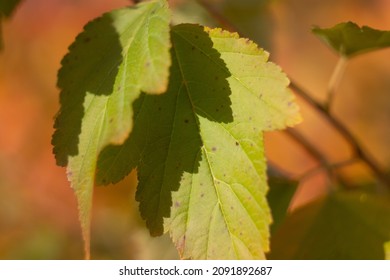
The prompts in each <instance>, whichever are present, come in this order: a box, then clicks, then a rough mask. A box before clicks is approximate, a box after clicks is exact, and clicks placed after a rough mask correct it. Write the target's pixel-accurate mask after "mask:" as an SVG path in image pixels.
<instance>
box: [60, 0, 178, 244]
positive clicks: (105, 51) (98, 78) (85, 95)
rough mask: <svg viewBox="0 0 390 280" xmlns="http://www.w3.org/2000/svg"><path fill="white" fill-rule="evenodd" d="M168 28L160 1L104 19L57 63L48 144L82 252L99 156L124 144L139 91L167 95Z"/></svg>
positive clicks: (165, 10) (88, 28) (87, 28)
mask: <svg viewBox="0 0 390 280" xmlns="http://www.w3.org/2000/svg"><path fill="white" fill-rule="evenodd" d="M169 21H170V12H169V10H168V6H167V3H166V1H162V0H155V1H149V2H146V3H142V4H139V5H136V6H134V7H128V8H123V9H119V10H116V11H112V12H109V13H106V14H104V15H103V16H102V17H100V18H97V19H95V20H94V21H92V22H90V23H89V24H87V25H86V26H85V30H84V31H83V32H82V33H81V34H80V35H79V36H78V37H77V38H76V40H75V42H74V43H73V44H72V45H71V46H70V47H69V53H68V54H67V55H66V56H65V57H64V59H63V61H62V68H61V70H60V71H59V73H58V87H59V88H60V89H61V96H60V102H61V108H60V111H59V114H58V116H57V118H56V121H55V129H56V131H55V133H54V135H53V140H52V143H53V145H54V153H55V156H56V160H57V163H58V164H59V165H62V166H65V165H67V173H68V179H69V180H70V182H71V185H72V187H73V189H74V190H75V192H76V196H77V200H78V204H79V211H80V220H81V224H82V228H83V232H84V237H85V239H86V244H87V245H88V242H89V224H90V213H91V205H92V190H93V185H94V178H95V167H96V161H97V157H98V154H99V152H100V151H101V149H102V148H103V147H104V146H106V145H107V144H110V143H117V144H120V143H122V142H123V141H124V140H125V139H126V138H127V136H128V134H129V132H130V131H131V128H132V126H133V121H132V120H133V111H132V103H133V101H134V100H135V99H137V98H138V97H139V95H140V93H141V91H144V92H147V93H162V92H164V91H165V90H166V88H167V84H168V76H169V71H168V70H169V66H170V64H171V59H170V56H169V49H170V41H169ZM87 251H88V248H87Z"/></svg>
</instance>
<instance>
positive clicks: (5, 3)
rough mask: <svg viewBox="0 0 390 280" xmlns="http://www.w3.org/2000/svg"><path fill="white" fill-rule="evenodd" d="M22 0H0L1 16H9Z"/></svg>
mask: <svg viewBox="0 0 390 280" xmlns="http://www.w3.org/2000/svg"><path fill="white" fill-rule="evenodd" d="M20 2H21V0H2V1H0V17H2V16H4V17H9V16H11V14H12V13H13V12H14V11H15V9H16V7H17V6H18V5H19V3H20Z"/></svg>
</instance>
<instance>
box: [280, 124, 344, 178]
mask: <svg viewBox="0 0 390 280" xmlns="http://www.w3.org/2000/svg"><path fill="white" fill-rule="evenodd" d="M283 132H284V133H286V134H287V135H288V136H290V137H291V138H292V139H293V140H295V141H296V142H297V143H298V144H299V145H301V147H303V148H304V149H305V151H306V152H307V153H308V154H309V155H310V156H312V157H313V158H314V159H316V160H317V161H318V162H319V164H320V165H319V166H317V167H315V168H314V170H321V169H325V170H326V172H327V174H328V177H329V179H330V180H331V181H335V182H339V183H340V184H342V185H344V186H348V183H347V182H346V181H345V180H344V178H342V176H341V175H339V174H337V173H336V172H334V170H335V169H336V168H335V167H336V165H335V164H329V161H328V160H327V159H326V158H325V157H324V156H323V154H322V153H321V152H320V151H319V150H318V148H317V147H316V146H314V145H313V144H312V143H311V142H310V141H308V140H307V139H306V138H305V137H304V136H303V135H302V134H301V133H299V132H298V130H296V129H292V128H287V129H286V130H284V131H283ZM311 171H312V170H309V171H308V172H305V174H303V175H301V176H299V177H300V178H301V179H302V178H303V177H307V175H308V174H314V172H313V173H312V172H311Z"/></svg>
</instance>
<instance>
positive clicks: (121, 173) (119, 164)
mask: <svg viewBox="0 0 390 280" xmlns="http://www.w3.org/2000/svg"><path fill="white" fill-rule="evenodd" d="M171 38H172V44H173V48H172V49H171V56H172V66H171V69H170V80H169V86H168V89H167V92H166V93H164V94H161V95H148V94H142V95H141V96H140V97H139V98H138V99H137V100H136V101H135V102H134V103H133V110H134V115H133V118H134V122H133V123H134V127H133V129H132V131H131V133H130V135H129V137H128V138H127V140H126V141H125V142H124V143H123V144H122V145H119V146H118V145H110V146H108V147H106V148H105V149H103V151H102V152H101V153H100V156H99V159H98V163H97V173H96V182H97V183H98V184H103V185H106V184H109V183H115V182H118V181H120V180H121V179H122V178H123V177H125V176H126V175H127V174H128V173H130V171H131V170H132V169H134V168H137V170H138V179H139V184H138V188H137V193H136V199H137V201H139V202H140V212H141V216H142V217H143V218H144V219H145V220H146V224H147V226H148V228H149V230H150V233H151V235H154V236H156V235H160V234H162V233H163V232H164V218H168V217H170V214H171V207H180V206H181V205H180V204H179V203H178V202H174V203H173V202H172V193H173V192H175V191H177V190H178V189H179V188H180V186H181V185H183V184H188V183H189V182H183V174H184V173H189V174H196V173H197V172H198V168H199V162H200V160H201V159H202V151H201V150H202V149H205V148H206V147H205V143H204V141H203V140H202V139H203V137H202V133H207V131H204V127H205V123H210V122H215V123H229V122H232V121H233V113H232V110H231V101H230V95H231V89H230V86H229V82H228V80H227V78H228V77H229V76H230V75H231V74H230V72H229V70H228V69H227V67H226V65H225V62H224V61H223V60H222V59H221V55H220V53H219V52H218V51H217V50H216V49H214V47H213V42H212V41H211V39H210V37H209V34H208V33H207V32H205V31H204V29H203V27H201V26H198V25H190V24H183V25H178V26H175V27H173V28H172V31H171ZM208 149H210V152H211V151H214V150H213V149H215V147H208Z"/></svg>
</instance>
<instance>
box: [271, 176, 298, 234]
mask: <svg viewBox="0 0 390 280" xmlns="http://www.w3.org/2000/svg"><path fill="white" fill-rule="evenodd" d="M268 184H269V186H270V190H269V192H268V194H267V200H268V203H269V206H270V208H271V213H272V220H273V223H272V225H271V234H272V233H275V231H276V230H277V229H278V227H279V225H280V224H281V223H282V222H283V221H284V219H285V218H286V215H287V210H288V207H289V206H290V203H291V199H292V198H293V196H294V194H295V191H296V190H297V187H298V182H296V181H292V180H289V179H287V178H284V177H282V176H270V177H269V179H268Z"/></svg>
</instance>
